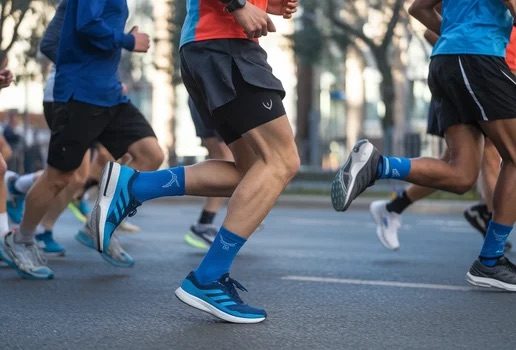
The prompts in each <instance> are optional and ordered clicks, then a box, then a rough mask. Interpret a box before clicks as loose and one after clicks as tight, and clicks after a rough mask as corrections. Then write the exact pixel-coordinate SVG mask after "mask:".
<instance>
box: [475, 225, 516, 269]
mask: <svg viewBox="0 0 516 350" xmlns="http://www.w3.org/2000/svg"><path fill="white" fill-rule="evenodd" d="M511 231H512V226H505V225H502V224H499V223H497V222H494V221H492V220H491V222H490V223H489V227H488V228H487V234H486V239H485V240H484V245H483V246H482V250H481V251H480V256H479V259H480V262H481V263H482V264H484V265H485V266H490V267H493V266H495V265H496V262H497V261H498V259H500V258H501V257H502V256H503V252H504V248H505V241H507V237H509V234H510V233H511Z"/></svg>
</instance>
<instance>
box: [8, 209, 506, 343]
mask: <svg viewBox="0 0 516 350" xmlns="http://www.w3.org/2000/svg"><path fill="white" fill-rule="evenodd" d="M197 215H198V206H196V205H194V204H192V203H181V204H177V205H170V204H163V203H157V204H150V205H146V206H145V207H143V208H142V209H141V210H140V212H139V214H138V215H137V217H135V218H134V219H133V222H134V223H136V224H138V225H141V226H142V228H143V231H144V232H142V233H139V234H135V235H126V236H124V237H123V238H122V239H123V242H124V244H125V246H126V247H127V249H128V251H130V252H131V253H132V255H133V256H134V257H135V259H137V263H136V266H135V267H134V268H132V269H126V270H124V269H117V268H114V267H111V266H109V265H107V263H105V262H104V261H103V260H102V259H101V258H100V257H99V256H98V254H97V253H96V252H94V251H90V250H87V249H85V248H83V247H82V246H80V245H79V244H78V243H77V242H75V241H74V239H73V234H74V233H75V230H76V229H77V228H78V227H79V224H78V223H77V222H76V221H75V219H74V218H73V217H72V216H71V215H70V214H69V213H67V214H65V215H64V217H63V218H62V220H61V221H60V223H59V225H58V227H57V230H56V236H57V238H58V239H59V240H60V241H61V242H62V243H63V244H64V245H65V246H66V248H67V256H66V257H65V258H52V259H51V261H50V266H51V267H52V268H53V269H54V270H55V273H56V278H55V280H53V281H25V280H21V279H19V278H18V277H17V275H16V274H15V272H14V271H13V270H11V269H9V268H6V267H2V268H0V316H1V318H0V336H1V337H0V349H96V350H98V349H416V348H417V349H494V348H496V349H516V333H515V329H516V303H515V301H516V295H513V294H510V293H503V292H497V291H489V290H488V291H485V290H478V289H473V288H469V286H468V285H467V284H466V283H465V279H464V276H465V273H466V271H467V270H468V268H469V266H470V264H471V262H472V261H473V259H474V258H475V256H476V255H477V253H478V251H479V249H480V245H481V240H480V235H479V234H477V233H475V232H473V231H472V230H471V229H470V228H469V227H468V226H467V224H466V223H465V222H464V221H463V220H462V219H461V217H460V216H457V215H442V214H441V215H436V214H421V213H408V214H407V215H406V216H405V220H404V225H403V227H402V230H401V234H400V239H401V244H402V246H401V250H400V251H398V252H390V251H387V250H385V249H384V248H383V247H382V246H380V244H379V242H378V241H377V239H376V236H375V233H374V225H373V224H372V223H371V219H370V217H369V214H368V212H367V211H364V210H356V211H351V212H348V213H346V214H342V213H340V214H339V213H335V212H332V211H330V210H327V209H323V208H305V207H303V208H299V209H296V208H292V207H279V208H276V209H275V210H274V211H273V213H272V214H271V215H270V217H269V218H268V219H267V220H266V223H265V230H264V231H262V232H259V233H257V234H256V235H255V236H254V237H253V239H252V240H251V241H250V242H249V243H248V244H247V245H246V246H245V247H244V249H243V250H242V251H241V253H240V256H239V257H238V258H237V260H236V263H235V266H234V269H233V273H232V276H233V277H234V278H236V279H237V280H239V281H240V282H241V283H243V284H244V285H245V286H246V287H247V288H248V289H249V291H250V292H249V293H244V294H246V295H244V296H243V298H244V300H246V301H248V302H249V303H250V304H253V305H257V306H263V307H265V308H266V310H267V312H268V314H269V318H268V319H267V320H266V321H265V322H263V323H261V324H258V325H232V324H227V323H224V322H221V321H218V320H216V319H214V318H213V317H211V316H210V315H208V314H204V313H202V312H199V311H197V310H194V309H192V308H189V307H188V306H186V305H184V304H182V303H181V302H180V301H178V300H177V299H176V298H175V296H174V290H175V288H177V287H178V285H179V283H180V282H181V280H182V279H183V278H184V277H185V276H186V274H187V273H188V272H189V271H190V270H192V269H194V268H195V267H196V265H197V264H198V262H199V261H200V259H201V258H202V255H203V253H201V252H198V251H196V250H194V249H193V248H190V247H188V246H186V245H185V244H184V243H183V234H184V233H185V232H186V230H187V228H188V226H189V224H190V223H191V222H192V221H194V220H195V219H196V217H197ZM219 219H220V218H219ZM513 258H515V260H516V257H515V256H513Z"/></svg>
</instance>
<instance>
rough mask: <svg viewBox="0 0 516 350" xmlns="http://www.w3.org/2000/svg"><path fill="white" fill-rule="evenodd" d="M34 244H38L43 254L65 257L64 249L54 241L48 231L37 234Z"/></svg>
mask: <svg viewBox="0 0 516 350" xmlns="http://www.w3.org/2000/svg"><path fill="white" fill-rule="evenodd" d="M36 242H38V244H39V246H40V248H42V249H43V251H44V252H45V253H48V254H55V255H59V256H64V255H65V249H64V247H63V246H62V245H61V244H59V243H57V242H56V241H55V240H54V236H53V234H52V231H50V230H47V231H45V232H43V233H40V234H37V235H36Z"/></svg>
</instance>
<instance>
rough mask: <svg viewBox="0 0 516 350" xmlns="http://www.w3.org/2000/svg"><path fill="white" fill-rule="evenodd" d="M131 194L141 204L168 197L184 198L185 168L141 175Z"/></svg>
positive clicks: (135, 181) (137, 178)
mask: <svg viewBox="0 0 516 350" xmlns="http://www.w3.org/2000/svg"><path fill="white" fill-rule="evenodd" d="M131 192H132V193H133V195H134V196H135V197H136V199H137V200H138V201H140V202H141V203H143V202H145V201H148V200H150V199H155V198H160V197H167V196H170V197H172V196H184V194H185V168H184V167H182V166H180V167H176V168H170V169H166V170H158V171H148V172H142V173H140V174H139V175H138V176H137V177H136V179H135V180H134V182H133V185H132V188H131Z"/></svg>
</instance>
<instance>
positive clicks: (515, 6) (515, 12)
mask: <svg viewBox="0 0 516 350" xmlns="http://www.w3.org/2000/svg"><path fill="white" fill-rule="evenodd" d="M503 2H504V4H505V6H506V7H507V8H508V9H509V11H511V14H512V17H516V0H503Z"/></svg>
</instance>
